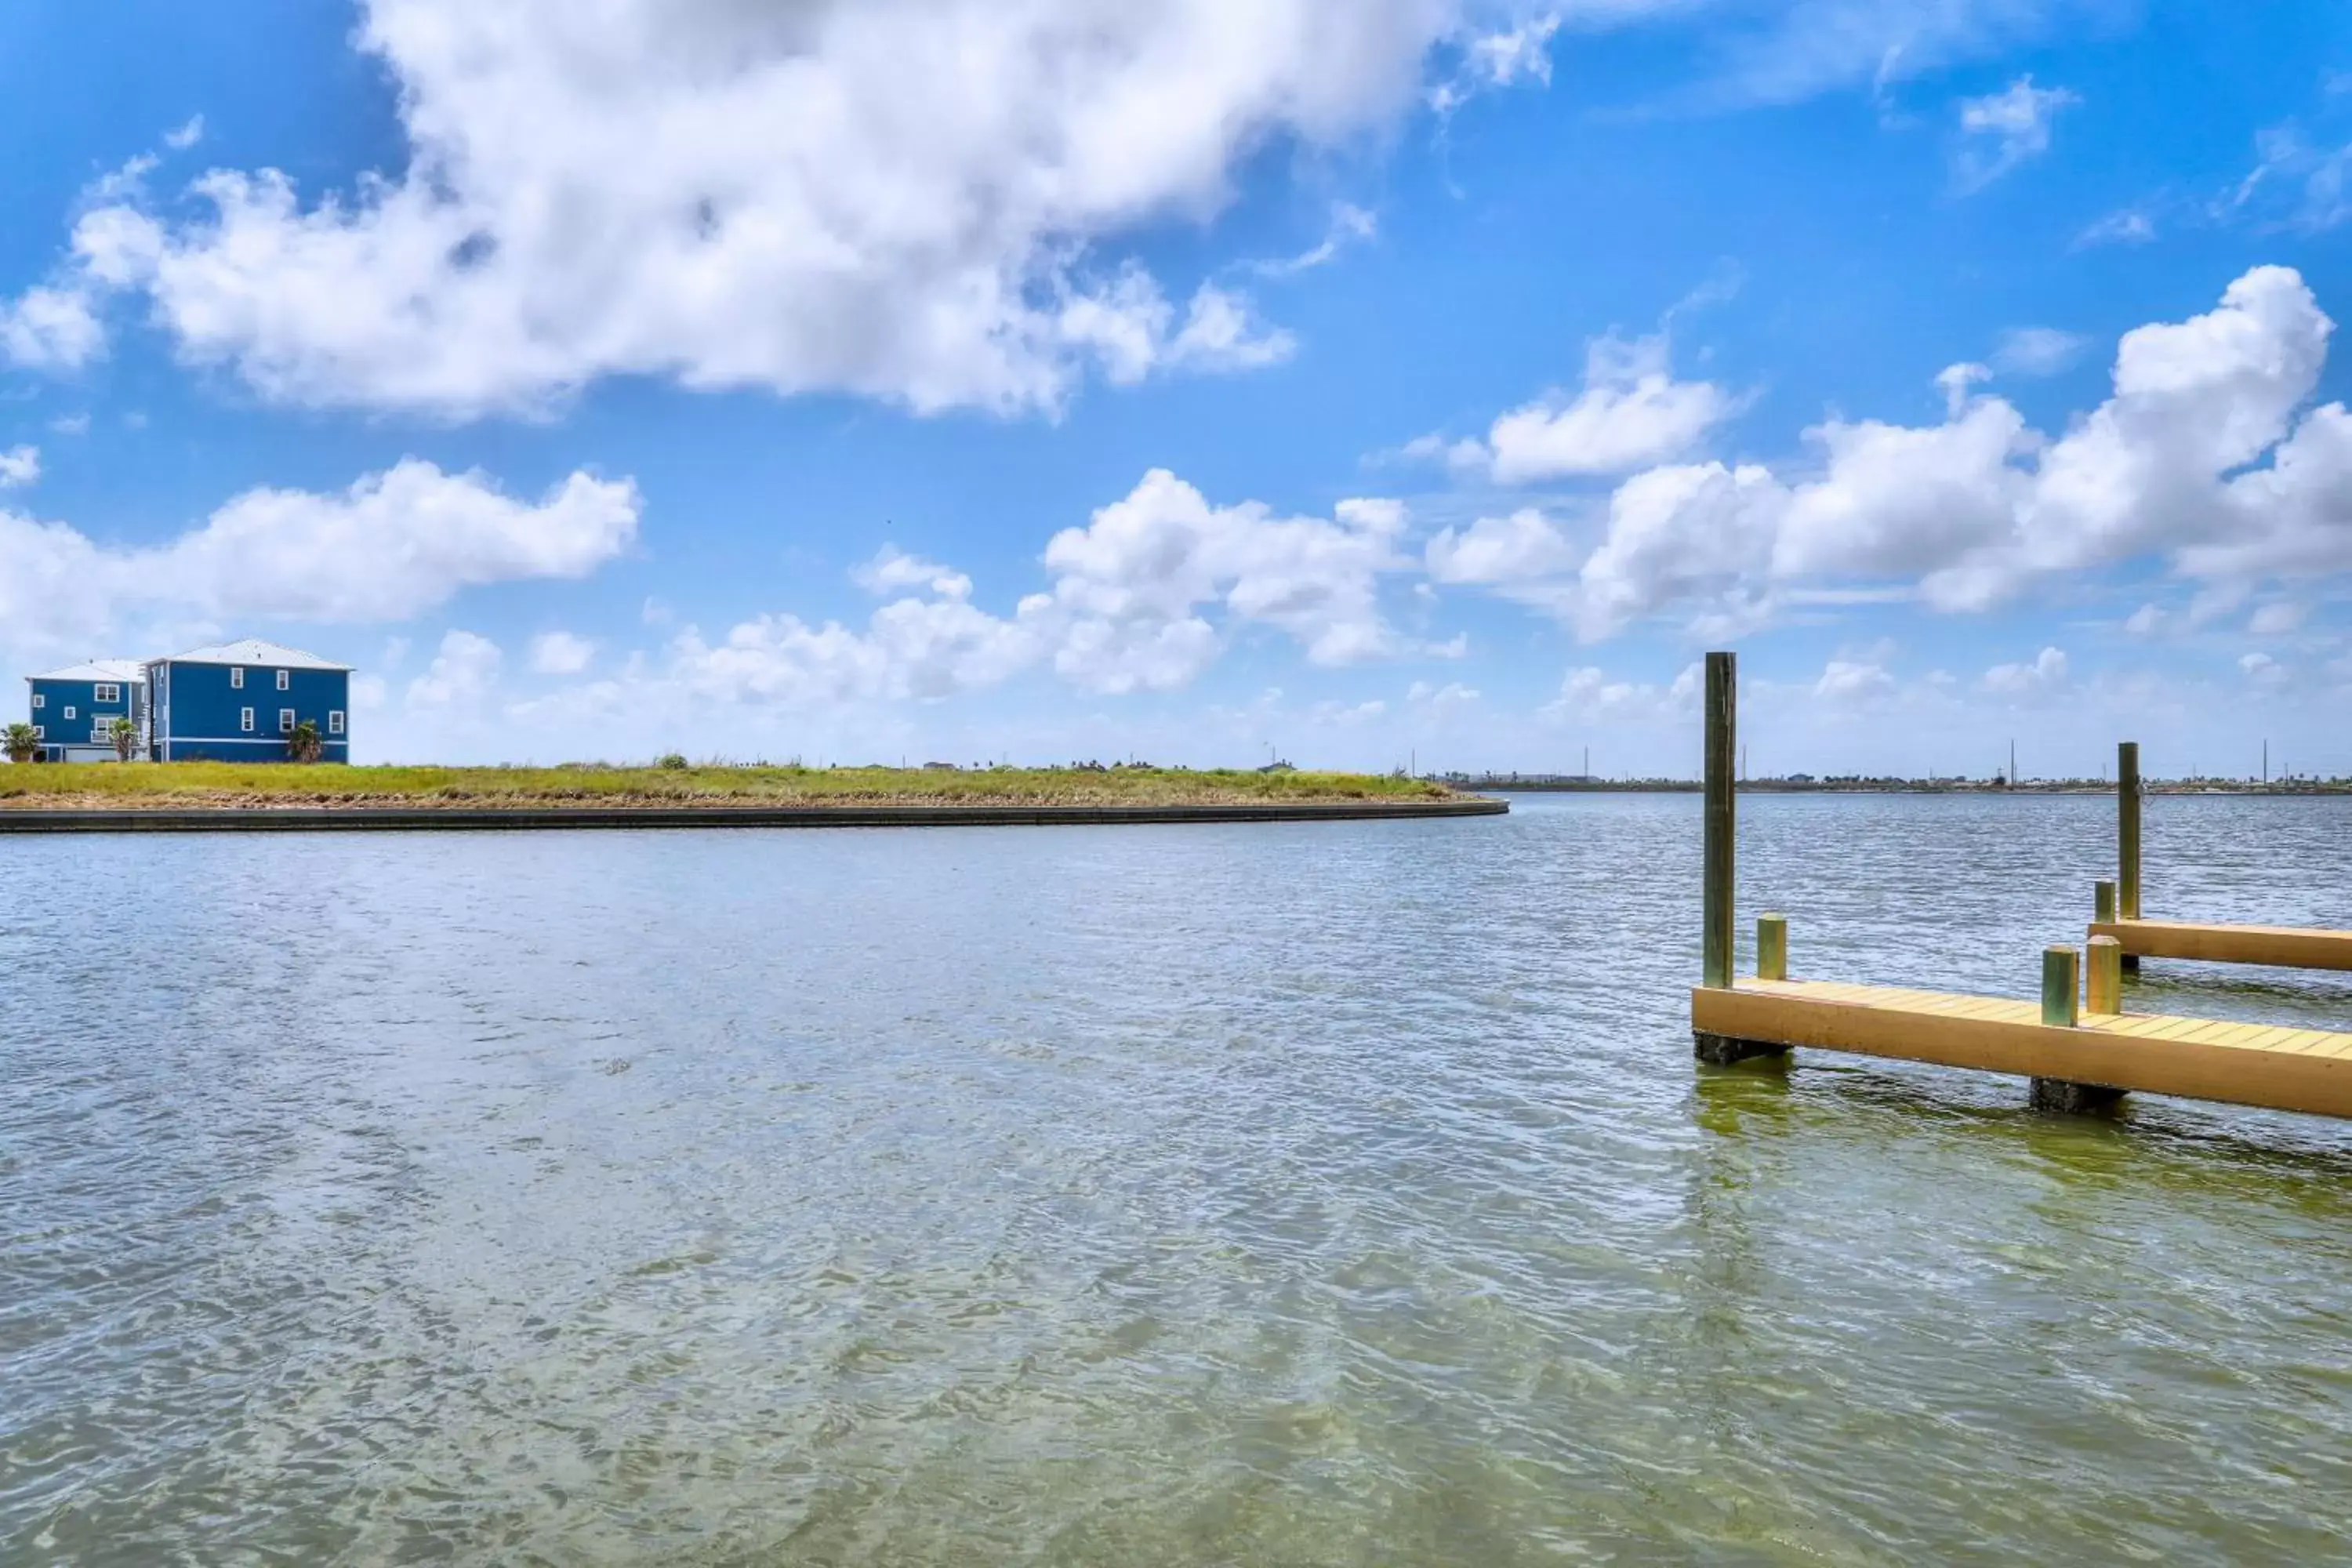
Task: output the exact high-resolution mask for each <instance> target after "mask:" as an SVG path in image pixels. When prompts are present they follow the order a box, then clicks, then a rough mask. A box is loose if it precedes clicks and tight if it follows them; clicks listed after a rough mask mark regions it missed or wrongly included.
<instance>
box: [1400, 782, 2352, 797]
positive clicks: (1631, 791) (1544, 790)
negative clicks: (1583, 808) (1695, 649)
mask: <svg viewBox="0 0 2352 1568" xmlns="http://www.w3.org/2000/svg"><path fill="white" fill-rule="evenodd" d="M1443 782H1444V783H1445V784H1450V785H1452V786H1453V787H1454V788H1455V789H1463V790H1491V791H1493V792H1494V793H1496V794H1497V795H1698V794H1701V793H1703V792H1704V790H1705V787H1706V786H1705V785H1703V784H1700V783H1699V781H1698V780H1696V779H1661V780H1656V781H1634V782H1630V783H1622V784H1528V783H1523V782H1522V783H1514V782H1512V781H1511V780H1509V779H1459V778H1448V779H1445V780H1444V781H1443ZM1737 791H1738V794H1740V795H2113V794H2115V793H2116V786H2115V785H2114V784H2098V783H2095V782H2086V781H2072V782H2070V781H2064V780H2053V782H2051V783H2049V784H2018V785H2015V786H2014V787H2011V786H2009V785H2004V784H1974V783H1950V782H1946V781H1941V780H1939V781H1937V782H1936V783H1934V784H1928V783H1926V782H1924V781H1908V782H1906V781H1905V780H1902V779H1873V780H1870V781H1868V782H1865V783H1860V784H1786V783H1782V782H1781V781H1780V780H1777V779H1751V780H1742V781H1741V782H1740V783H1739V784H1738V786H1737ZM2140 794H2142V795H2278V796H2291V797H2294V798H2297V799H2300V798H2302V797H2304V796H2306V795H2308V796H2329V795H2352V784H2339V783H2336V782H2333V781H2327V780H2322V781H2317V782H2314V783H2310V784H2302V783H2297V784H2231V783H2230V782H2228V781H2226V780H2210V781H2209V780H2202V779H2147V780H2144V781H2142V783H2141V785H2140Z"/></svg>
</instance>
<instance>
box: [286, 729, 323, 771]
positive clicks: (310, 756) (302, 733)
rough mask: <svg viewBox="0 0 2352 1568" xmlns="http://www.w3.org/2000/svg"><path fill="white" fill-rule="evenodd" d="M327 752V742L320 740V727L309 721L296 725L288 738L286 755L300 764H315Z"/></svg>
mask: <svg viewBox="0 0 2352 1568" xmlns="http://www.w3.org/2000/svg"><path fill="white" fill-rule="evenodd" d="M326 750H327V745H326V742H323V741H321V740H320V738H319V726H317V725H316V724H313V723H312V722H310V720H308V719H305V720H303V721H301V722H300V723H299V724H297V725H295V726H294V729H293V731H292V732H291V733H289V735H288V736H287V737H286V754H287V756H289V758H291V759H292V760H294V761H295V762H298V763H315V762H317V761H318V760H319V759H320V756H322V755H324V754H325V752H326Z"/></svg>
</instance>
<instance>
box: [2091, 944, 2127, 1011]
mask: <svg viewBox="0 0 2352 1568" xmlns="http://www.w3.org/2000/svg"><path fill="white" fill-rule="evenodd" d="M2085 967H2086V968H2087V970H2088V971H2089V973H2088V974H2087V975H2086V977H2085V979H2084V991H2085V992H2086V993H2087V996H2086V998H2085V1000H2084V1004H2083V1010H2084V1012H2086V1013H2102V1014H2107V1015H2110V1016H2112V1015H2114V1014H2117V1013H2120V1012H2122V1011H2123V1010H2124V944H2123V943H2122V942H2117V941H2116V939H2115V938H2114V937H2111V936H2095V937H2093V938H2092V939H2091V945H2090V950H2089V962H2088V963H2087V964H2086V965H2085Z"/></svg>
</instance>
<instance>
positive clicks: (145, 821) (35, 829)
mask: <svg viewBox="0 0 2352 1568" xmlns="http://www.w3.org/2000/svg"><path fill="white" fill-rule="evenodd" d="M1510 809H1511V807H1510V803H1509V802H1508V801H1502V800H1492V799H1487V798H1484V797H1480V796H1468V797H1463V798H1457V799H1451V800H1331V801H1227V802H1216V803H1211V804H1200V805H789V806H776V805H692V806H677V805H643V806H601V805H555V806H549V805H512V806H504V805H493V806H481V805H450V806H383V805H345V806H318V805H299V806H194V807H189V806H154V807H146V808H141V807H136V806H131V807H95V808H91V807H79V808H75V807H67V808H57V807H42V806H16V807H0V835H5V834H23V833H338V832H340V833H366V832H378V833H381V832H499V831H509V832H513V831H546V830H550V829H556V830H561V829H566V828H573V829H577V828H599V829H619V830H627V829H630V828H639V829H645V828H682V827H727V828H741V827H802V828H823V827H1083V826H1141V825H1146V824H1150V823H1217V822H1226V823H1232V822H1369V821H1378V820H1394V819H1399V818H1406V817H1429V816H1446V817H1452V816H1503V815H1505V814H1506V813H1507V812H1508V811H1509V810H1510Z"/></svg>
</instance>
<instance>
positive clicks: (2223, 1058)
mask: <svg viewBox="0 0 2352 1568" xmlns="http://www.w3.org/2000/svg"><path fill="white" fill-rule="evenodd" d="M2124 923H2126V924H2127V925H2137V924H2145V923H2150V922H2141V921H2128V922H2124ZM2195 929H2201V930H2213V929H2216V928H2211V927H2203V928H2195ZM2284 934H2302V933H2284ZM2176 956H2199V955H2194V954H2179V955H2176ZM1691 1026H1692V1027H1693V1028H1694V1029H1695V1030H1698V1031H1703V1032H1704V1033H1706V1034H1710V1035H1717V1036H1720V1037H1725V1038H1726V1039H1728V1040H1737V1041H1753V1042H1757V1043H1759V1044H1762V1045H1769V1046H1775V1047H1788V1046H1811V1047H1818V1048H1820V1049H1822V1050H1832V1051H1852V1052H1857V1053H1860V1054H1862V1055H1864V1056H1874V1057H1894V1058H1901V1059H1904V1060H1906V1061H1920V1062H1936V1063H1939V1064H1941V1065H1943V1066H1946V1067H1958V1068H1979V1069H1981V1070H1984V1071H1987V1072H2002V1073H2015V1074H2019V1075H2021V1076H2023V1077H2027V1078H2035V1079H2057V1080H2063V1081H2065V1082H2069V1083H2075V1084H2092V1085H2099V1086H2103V1087H2105V1088H2108V1089H2140V1090H2144V1091H2146V1092H2147V1093H2151V1094H2175V1095H2182V1096H2186V1097H2188V1098H2189V1099H2194V1100H2222V1101H2226V1102H2228V1103H2230V1104H2234V1105H2254V1106H2263V1107H2265V1108H2268V1109H2270V1110H2301V1111H2309V1112H2313V1113H2315V1114H2317V1115H2321V1116H2343V1117H2352V1035H2347V1034H2334V1033H2330V1032H2328V1031H2326V1030H2323V1029H2290V1028H2281V1027H2275V1026H2270V1025H2265V1024H2232V1023H2227V1022H2223V1021H2221V1020H2217V1019H2210V1018H2167V1017H2157V1016H2146V1015H2141V1014H2084V1015H2083V1016H2082V1020H2081V1022H2080V1023H2079V1024H2078V1025H2077V1026H2074V1027H2073V1028H2065V1027H2062V1026H2054V1025H2050V1024H2044V1023H2043V1022H2042V1013H2041V1008H2040V1007H2039V1006H2038V1005H2036V1004H2034V1003H2032V1002H2011V1001H2006V1000H2002V999H2000V998H1997V997H1990V996H1961V995H1954V994H1950V993H1948V992H1939V991H1912V990H1906V989H1903V988H1900V987H1896V986H1884V985H1845V984H1834V983H1832V982H1828V981H1819V980H1741V981H1739V982H1738V984H1736V985H1734V986H1730V987H1721V986H1704V985H1702V986H1695V987H1693V988H1692V991H1691Z"/></svg>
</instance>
